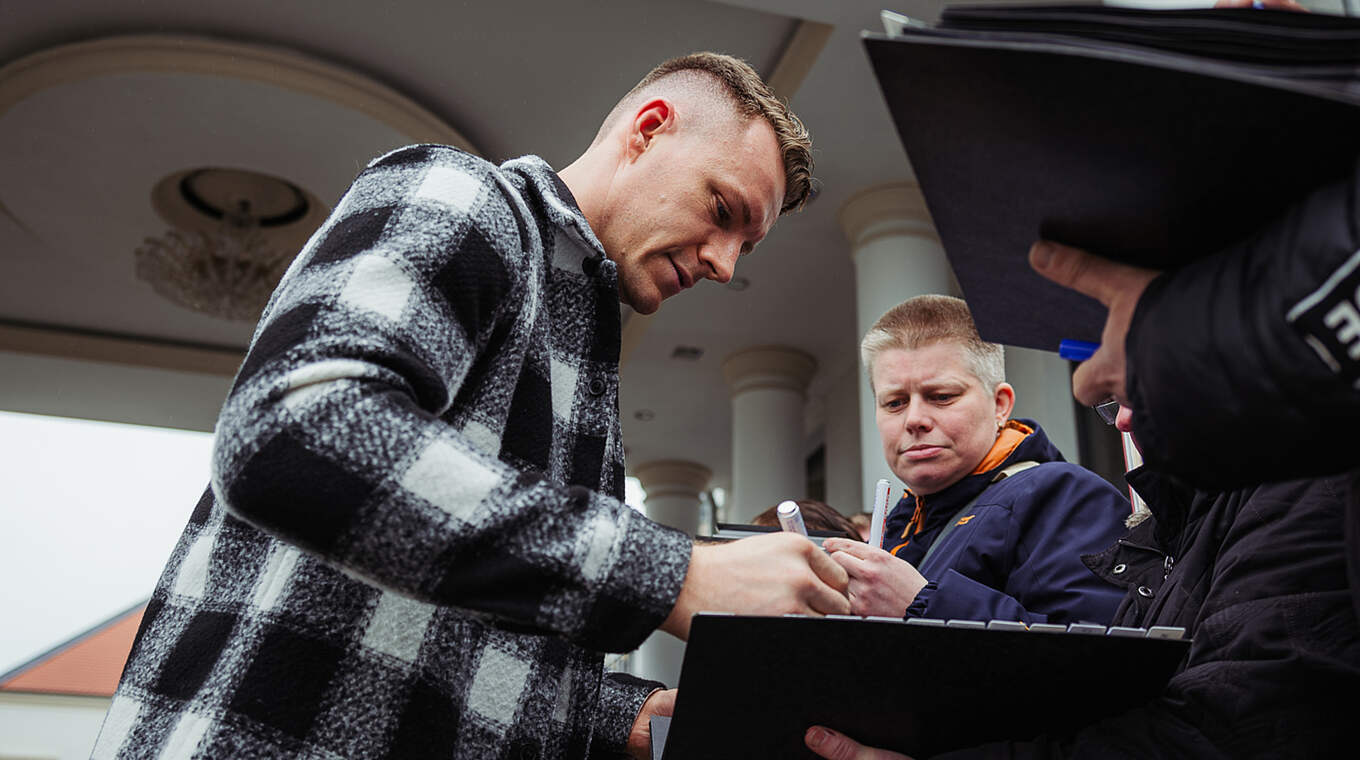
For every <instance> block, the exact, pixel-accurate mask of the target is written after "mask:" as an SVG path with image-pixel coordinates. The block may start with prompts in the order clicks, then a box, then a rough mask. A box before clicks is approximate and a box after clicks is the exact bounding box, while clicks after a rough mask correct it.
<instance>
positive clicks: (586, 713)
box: [94, 146, 690, 760]
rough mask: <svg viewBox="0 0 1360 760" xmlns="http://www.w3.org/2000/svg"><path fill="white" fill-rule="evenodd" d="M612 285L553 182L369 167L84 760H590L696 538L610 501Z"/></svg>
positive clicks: (292, 302) (240, 403)
mask: <svg viewBox="0 0 1360 760" xmlns="http://www.w3.org/2000/svg"><path fill="white" fill-rule="evenodd" d="M617 274H618V273H617V270H616V269H615V266H614V263H613V262H612V261H610V260H608V259H607V258H605V256H604V251H603V249H602V248H601V246H600V243H599V241H598V240H597V239H596V238H595V235H594V233H593V232H592V231H591V229H590V227H589V225H588V224H587V223H586V220H585V218H584V217H583V216H582V215H581V212H580V209H579V208H577V206H576V204H575V201H574V199H573V198H572V197H571V194H570V192H569V191H568V190H567V188H566V186H565V185H563V184H562V182H561V181H560V180H559V179H558V177H557V175H556V174H554V173H553V171H552V169H551V168H550V167H549V166H548V165H547V164H545V163H544V162H543V161H542V160H540V159H538V158H534V157H526V158H521V159H517V160H514V161H510V162H508V163H506V164H504V165H502V166H500V167H496V166H494V165H492V164H489V163H487V162H485V161H482V160H480V159H477V158H475V157H473V156H470V155H468V154H466V153H462V152H459V151H456V150H454V149H452V148H446V147H441V146H416V147H410V148H404V149H402V150H398V151H396V152H394V153H391V154H388V155H386V156H383V157H382V158H380V159H378V160H376V161H374V162H373V163H372V164H370V165H369V166H368V168H367V169H366V170H365V171H364V172H363V173H362V174H360V176H359V177H358V179H356V180H355V182H354V184H353V186H352V187H351V188H350V190H349V191H348V192H347V193H346V195H345V196H344V197H343V198H342V199H341V201H340V203H339V205H338V206H337V208H336V210H335V212H334V213H333V214H331V216H330V218H329V219H328V220H327V221H326V223H325V224H324V225H323V226H322V227H321V229H320V230H318V231H317V233H316V235H315V236H313V238H312V240H311V241H310V242H309V243H308V244H307V247H306V248H305V249H304V250H303V251H302V253H301V255H300V256H299V257H298V259H297V260H296V261H295V262H294V263H293V265H292V267H291V268H290V269H289V271H288V273H287V275H285V277H284V279H283V282H282V283H281V284H280V286H279V288H278V290H277V291H275V293H274V296H273V298H272V299H271V301H270V303H269V306H268V307H267V308H266V309H265V313H264V315H263V317H262V318H261V320H260V324H259V327H258V328H257V330H256V333H255V336H254V339H253V340H252V343H251V348H250V351H249V354H248V355H247V357H246V361H245V363H244V364H243V365H242V367H241V370H240V373H239V374H238V376H237V378H236V382H235V385H234V387H233V389H232V391H231V394H230V395H229V397H228V398H227V401H226V405H225V407H224V408H223V411H222V416H221V419H220V420H219V422H218V427H217V437H216V446H215V451H214V462H213V482H212V487H211V488H210V489H209V491H208V492H207V493H205V494H204V496H203V499H202V500H201V501H200V502H199V504H198V507H197V509H195V510H194V513H193V515H192V517H191V518H190V520H189V524H188V526H187V527H186V529H185V531H184V535H183V537H182V538H181V539H180V541H179V544H178V545H177V546H176V548H175V550H174V553H173V555H172V556H171V558H170V561H169V563H168V564H167V566H166V569H165V572H164V574H163V576H162V577H161V580H160V582H159V584H158V586H157V588H156V591H155V594H154V596H153V597H152V600H151V603H150V605H149V606H148V607H147V611H146V615H145V617H144V619H143V621H142V628H141V631H140V632H139V633H138V638H137V642H136V643H135V644H134V646H133V651H132V654H131V656H130V658H129V661H128V665H127V668H126V670H125V671H124V673H123V678H122V682H121V683H120V684H119V687H118V692H117V694H116V695H115V697H114V699H113V703H112V705H111V707H110V708H109V712H108V715H107V716H106V718H105V721H104V726H103V730H102V732H101V734H100V737H99V741H98V743H97V745H96V748H95V752H94V756H95V757H96V758H105V757H153V756H154V757H233V758H237V757H249V758H260V757H289V758H295V757H308V758H311V757H316V758H321V757H325V758H337V757H346V758H386V757H415V758H434V757H439V758H450V757H453V758H477V759H478V760H483V759H487V758H515V759H516V760H518V759H519V758H559V757H561V758H582V757H587V756H592V757H598V756H604V755H608V754H610V753H613V752H617V751H619V750H621V748H622V745H623V742H624V740H625V739H626V736H627V732H628V729H629V727H630V726H631V724H632V721H633V719H634V717H635V716H636V714H637V711H638V709H639V707H640V706H641V704H642V702H643V700H644V698H645V697H646V695H647V693H648V692H649V691H650V690H651V688H653V687H654V686H656V684H649V683H646V682H641V681H638V680H637V679H630V678H628V677H627V676H616V675H611V676H607V677H602V659H603V656H602V654H601V652H602V651H627V650H629V649H631V648H633V647H635V646H637V645H638V644H639V643H640V642H641V641H642V640H643V639H644V638H645V637H646V635H647V634H648V632H650V631H651V630H652V629H653V628H655V627H656V626H657V625H658V624H660V623H661V621H662V620H663V619H664V618H665V616H666V615H667V614H668V613H669V611H670V608H671V606H672V605H673V603H674V601H675V598H676V596H677V594H678V593H679V589H680V586H681V584H682V582H683V580H684V574H685V570H686V567H687V563H688V559H689V552H690V542H689V540H688V538H687V537H685V536H684V535H683V534H681V533H679V532H676V531H673V530H670V529H667V528H664V527H662V526H660V525H657V524H656V523H653V522H650V521H648V520H647V519H646V518H644V517H642V516H641V515H639V514H638V513H637V512H635V511H633V510H632V509H630V508H628V507H627V506H625V505H624V504H622V503H620V501H619V498H620V497H621V495H622V490H623V455H622V450H623V448H622V443H621V442H620V440H619V435H620V433H619V420H618V392H617V383H618V352H619V332H620V325H619V299H618V280H617Z"/></svg>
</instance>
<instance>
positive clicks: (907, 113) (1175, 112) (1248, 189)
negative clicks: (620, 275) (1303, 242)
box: [864, 5, 1360, 351]
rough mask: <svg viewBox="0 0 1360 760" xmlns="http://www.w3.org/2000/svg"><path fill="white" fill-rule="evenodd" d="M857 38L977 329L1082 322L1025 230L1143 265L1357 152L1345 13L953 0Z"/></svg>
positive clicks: (1355, 61) (1353, 32)
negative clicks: (1036, 268) (928, 18)
mask: <svg viewBox="0 0 1360 760" xmlns="http://www.w3.org/2000/svg"><path fill="white" fill-rule="evenodd" d="M884 16H885V26H887V27H888V29H889V30H890V32H891V33H889V34H873V33H866V34H865V40H864V44H865V47H866V49H867V51H868V55H869V58H870V61H871V63H872V65H873V70H874V73H875V75H876V77H877V79H878V82H879V85H880V87H881V89H882V91H883V95H884V97H885V98H886V101H887V105H888V108H889V110H890V111H891V112H892V116H893V120H894V122H895V123H896V126H897V130H898V134H899V136H900V138H901V140H902V144H903V146H904V147H905V149H906V152H907V157H908V158H909V160H910V161H911V165H912V167H913V169H914V170H915V173H916V177H917V180H918V181H919V183H920V186H921V192H922V194H923V195H924V196H925V200H926V205H927V208H928V209H929V211H930V213H931V216H932V218H933V220H934V222H935V227H936V229H937V231H938V232H939V234H940V238H941V240H942V242H943V244H944V249H945V253H946V255H947V256H948V258H949V261H950V263H951V265H952V266H953V268H954V272H955V274H956V275H957V276H958V279H959V283H960V285H961V286H962V288H963V292H964V296H965V297H966V298H967V300H968V303H969V305H970V307H971V308H972V311H973V317H974V319H975V320H976V322H977V326H978V329H979V332H980V333H981V334H982V337H983V338H984V339H986V340H990V341H995V342H998V343H1005V344H1011V345H1019V346H1026V347H1031V348H1038V349H1043V350H1048V351H1055V350H1057V347H1058V343H1059V341H1060V340H1061V339H1063V338H1076V339H1080V340H1089V341H1096V340H1099V336H1100V329H1101V325H1102V324H1103V323H1104V316H1105V312H1104V308H1103V307H1102V306H1101V305H1100V304H1098V303H1097V302H1095V301H1094V300H1091V299H1089V298H1086V297H1085V296H1081V295H1078V294H1076V293H1072V292H1069V291H1066V290H1064V289H1062V288H1059V287H1058V286H1056V285H1053V284H1050V283H1048V282H1047V281H1046V280H1043V279H1042V278H1040V277H1039V276H1038V275H1036V274H1034V273H1033V272H1032V271H1031V270H1030V268H1029V265H1028V262H1027V260H1026V254H1027V252H1028V250H1029V247H1030V244H1031V243H1032V242H1034V241H1035V240H1036V239H1038V238H1040V237H1045V238H1048V239H1052V240H1057V241H1059V242H1062V243H1066V244H1069V245H1074V246H1077V247H1081V248H1085V249H1087V250H1090V251H1092V252H1094V253H1098V254H1101V255H1103V256H1106V257H1109V258H1114V259H1118V260H1122V261H1127V262H1130V263H1135V264H1139V265H1143V266H1148V267H1153V268H1157V269H1165V268H1171V267H1175V266H1177V265H1178V264H1179V263H1182V262H1185V261H1188V260H1190V259H1194V258H1196V257H1200V256H1205V255H1209V254H1212V253H1215V252H1217V251H1219V250H1222V249H1224V248H1226V247H1228V246H1230V245H1232V244H1234V243H1236V242H1239V241H1242V240H1243V239H1246V238H1248V237H1250V236H1251V235H1252V233H1253V232H1255V231H1256V230H1257V229H1258V228H1259V227H1260V226H1262V225H1264V224H1266V223H1268V222H1269V221H1270V220H1271V219H1272V218H1273V217H1276V216H1278V215H1279V214H1280V213H1281V212H1282V211H1283V210H1285V209H1286V208H1287V207H1288V206H1289V205H1290V204H1291V203H1293V202H1294V201H1296V200H1298V199H1300V198H1301V197H1303V195H1305V194H1306V193H1307V192H1308V191H1309V190H1311V189H1314V188H1317V187H1320V186H1322V185H1325V184H1327V183H1329V182H1332V181H1335V180H1338V179H1340V178H1343V177H1345V176H1347V174H1348V173H1349V172H1351V171H1353V170H1354V168H1355V163H1356V160H1357V155H1360V19H1353V18H1344V17H1339V16H1330V15H1323V14H1315V13H1291V12H1285V11H1271V10H1253V9H1240V10H1239V9H1214V10H1141V9H1129V8H1118V7H1101V6H1072V5H1060V6H1059V5H1055V6H1047V7H1041V6H1033V7H1030V6H1004V7H1000V6H995V5H993V6H952V7H949V8H946V9H945V11H944V13H943V15H942V17H941V19H940V21H939V22H938V23H936V24H925V23H920V22H914V21H912V20H911V19H907V18H905V17H897V18H896V20H893V19H892V14H887V13H885V14H884Z"/></svg>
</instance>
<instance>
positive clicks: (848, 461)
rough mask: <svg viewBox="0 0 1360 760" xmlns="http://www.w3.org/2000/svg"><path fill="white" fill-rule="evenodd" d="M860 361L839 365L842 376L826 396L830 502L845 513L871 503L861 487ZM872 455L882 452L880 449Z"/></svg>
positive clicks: (827, 494)
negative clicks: (857, 365)
mask: <svg viewBox="0 0 1360 760" xmlns="http://www.w3.org/2000/svg"><path fill="white" fill-rule="evenodd" d="M856 364H858V360H856ZM856 364H850V363H849V362H846V363H845V364H844V365H843V366H840V367H837V370H838V371H839V372H840V377H839V378H838V379H836V380H833V381H832V382H830V383H829V384H828V387H827V394H826V398H825V406H826V503H827V504H830V505H831V506H832V507H835V508H836V509H837V510H838V511H839V512H840V513H841V514H844V515H853V514H854V513H856V512H863V511H864V510H865V507H867V506H868V503H869V500H868V499H866V498H864V494H863V493H862V491H861V490H860V478H861V477H862V473H861V472H860V457H861V454H860V441H859V434H860V424H859V386H860V373H859V372H858V371H856V369H855V366H856ZM828 369H829V368H824V369H823V370H822V372H826V371H827V370H828ZM868 455H869V456H878V449H874V450H873V451H870V452H868ZM869 494H870V496H872V495H873V492H872V491H870V492H869Z"/></svg>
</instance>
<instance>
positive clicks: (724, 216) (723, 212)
mask: <svg viewBox="0 0 1360 760" xmlns="http://www.w3.org/2000/svg"><path fill="white" fill-rule="evenodd" d="M715 202H716V203H717V204H718V221H719V222H721V223H722V224H727V220H728V219H731V218H732V212H731V211H728V210H727V204H726V203H723V200H722V198H717V199H715Z"/></svg>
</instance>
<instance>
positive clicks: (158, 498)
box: [0, 412, 643, 673]
mask: <svg viewBox="0 0 1360 760" xmlns="http://www.w3.org/2000/svg"><path fill="white" fill-rule="evenodd" d="M211 452H212V436H211V435H210V434H208V433H190V432H185V431H182V430H168V429H165V428H152V427H142V426H139V425H120V424H116V423H111V422H90V421H87V420H73V419H67V418H63V417H40V416H35V415H29V414H15V413H12V412H0V620H3V621H4V624H3V625H0V673H5V672H8V671H9V670H12V669H13V668H14V667H16V666H18V665H22V664H23V663H25V662H27V661H28V660H29V659H31V658H33V657H34V656H36V655H39V654H42V653H43V652H46V651H47V650H49V649H51V648H52V647H54V646H56V645H57V644H60V643H62V642H63V641H66V640H67V639H69V638H71V637H72V636H75V635H77V634H79V633H83V632H84V631H86V630H88V629H89V628H91V627H92V626H94V625H96V624H98V623H100V622H102V621H103V620H105V619H107V618H108V617H110V616H112V615H114V614H117V613H118V612H121V611H123V610H126V609H127V608H129V607H131V606H133V605H134V604H137V603H138V602H141V601H144V600H146V599H147V598H149V597H150V596H151V591H152V589H153V588H154V587H155V585H156V579H157V578H159V577H160V573H161V569H162V568H163V567H164V565H165V560H166V559H167V558H168V557H169V556H170V550H171V549H173V548H174V545H175V541H176V540H178V538H179V534H180V531H182V530H183V529H184V524H185V523H186V522H187V521H188V519H189V513H190V512H192V511H193V507H194V504H195V503H197V501H198V497H199V494H201V493H202V492H203V488H204V487H206V486H207V484H208V472H209V468H210V466H211V465H210V462H209V457H210V456H211ZM627 486H628V497H627V498H628V501H629V503H630V504H633V505H640V504H641V503H642V498H643V497H642V489H641V486H640V485H639V484H638V482H637V481H636V480H635V479H633V478H629V479H628V482H627Z"/></svg>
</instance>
